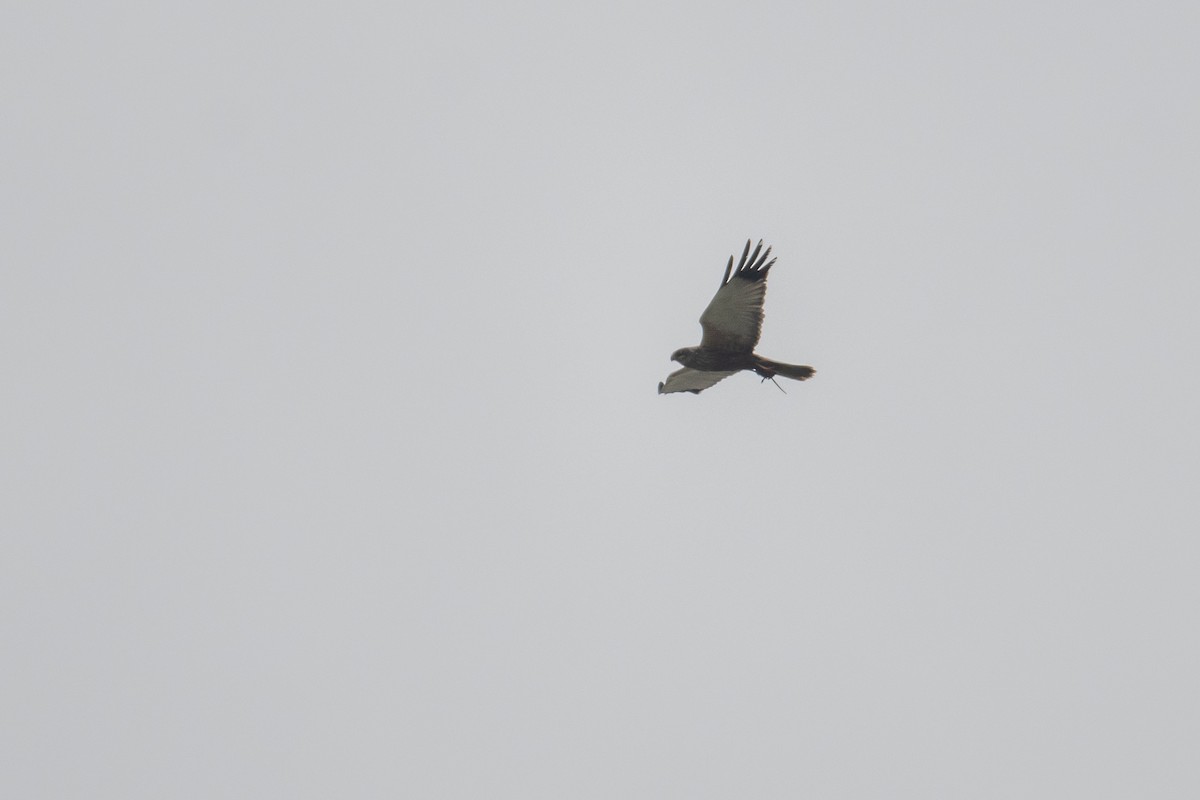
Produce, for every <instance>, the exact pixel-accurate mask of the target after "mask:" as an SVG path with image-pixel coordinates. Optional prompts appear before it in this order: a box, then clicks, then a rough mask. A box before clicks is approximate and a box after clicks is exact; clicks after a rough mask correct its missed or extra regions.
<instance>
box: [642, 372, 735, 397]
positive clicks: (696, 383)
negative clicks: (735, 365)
mask: <svg viewBox="0 0 1200 800" xmlns="http://www.w3.org/2000/svg"><path fill="white" fill-rule="evenodd" d="M735 372H737V370H736V369H735V370H730V371H729V372H708V371H706V370H698V369H692V368H691V367H684V368H683V369H677V370H675V371H674V372H672V373H671V374H670V375H668V376H667V379H666V381H664V382H663V383H660V384H659V385H658V393H659V394H670V393H671V392H691V393H692V394H700V393H701V392H702V391H704V390H705V389H707V388H708V387H710V386H712V385H713V384H714V383H716V382H717V381H720V380H724V379H725V378H728V377H729V376H730V375H732V374H733V373H735Z"/></svg>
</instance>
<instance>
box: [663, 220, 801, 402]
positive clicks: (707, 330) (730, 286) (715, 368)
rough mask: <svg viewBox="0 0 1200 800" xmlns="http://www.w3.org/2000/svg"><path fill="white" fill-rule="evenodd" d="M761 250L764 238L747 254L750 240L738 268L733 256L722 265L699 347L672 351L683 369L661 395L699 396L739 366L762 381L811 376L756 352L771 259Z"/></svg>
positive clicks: (703, 321) (670, 378)
mask: <svg viewBox="0 0 1200 800" xmlns="http://www.w3.org/2000/svg"><path fill="white" fill-rule="evenodd" d="M760 252H762V242H761V241H760V242H759V243H758V247H757V248H755V250H754V255H752V256H751V255H749V254H750V242H749V241H747V242H746V249H745V250H744V251H742V260H741V262H740V263H739V264H738V267H737V269H736V270H734V268H733V256H730V257H729V264H728V266H726V267H725V277H724V278H723V279H722V281H721V288H719V289H717V293H716V295H714V296H713V299H712V301H711V302H710V303H709V304H708V307H707V308H706V309H704V313H703V314H701V315H700V325H701V327H702V328H703V329H704V336H703V337H702V338H701V340H700V344H699V346H697V347H682V348H680V349H678V350H676V351H675V352H674V353H672V354H671V360H672V361H678V362H679V363H680V364H682V365H683V369H679V370H676V371H675V372H672V373H671V374H670V375H669V376H668V377H667V380H666V381H664V382H663V383H660V384H659V385H658V392H659V394H668V393H671V392H691V393H692V394H699V393H700V392H702V391H704V390H705V389H707V388H708V387H710V386H712V385H713V384H715V383H717V381H720V380H722V379H724V378H727V377H729V376H730V375H733V374H734V373H735V372H740V371H742V370H752V371H754V372H755V373H757V374H758V375H760V376H761V377H762V378H763V379H764V380H765V379H767V378H772V379H773V378H774V377H775V376H776V375H781V376H783V377H785V378H791V379H793V380H797V381H802V380H806V379H807V378H810V377H812V374H813V372H814V370H813V368H812V367H806V366H801V365H797V364H783V363H780V362H778V361H772V360H770V359H768V358H764V357H762V356H760V355H758V354H757V353H755V352H754V347H755V346H756V345H757V344H758V338H759V335H760V333H761V332H762V321H763V310H762V309H763V300H764V298H765V297H766V293H767V273H768V272H769V271H770V269H771V267H772V265H774V263H775V260H774V259H772V260H771V261H767V257H768V256H769V255H770V254H771V248H769V247H768V248H767V251H766V252H765V253H762V256H761V257H759V253H760Z"/></svg>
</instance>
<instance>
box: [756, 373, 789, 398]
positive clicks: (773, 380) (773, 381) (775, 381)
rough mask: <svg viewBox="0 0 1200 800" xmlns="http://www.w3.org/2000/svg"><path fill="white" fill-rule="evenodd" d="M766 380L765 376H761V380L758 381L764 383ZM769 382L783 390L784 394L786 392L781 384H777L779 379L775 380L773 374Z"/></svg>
mask: <svg viewBox="0 0 1200 800" xmlns="http://www.w3.org/2000/svg"><path fill="white" fill-rule="evenodd" d="M766 380H767V379H766V378H763V379H762V380H761V381H759V383H765V382H766ZM771 383H773V384H775V388H776V389H778V390H779V391H781V392H783V393H784V394H787V389H784V388H783V387H782V386H780V385H779V381H777V380H775V376H774V375H772V376H771Z"/></svg>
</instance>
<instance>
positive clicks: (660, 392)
mask: <svg viewBox="0 0 1200 800" xmlns="http://www.w3.org/2000/svg"><path fill="white" fill-rule="evenodd" d="M665 385H666V384H664V383H663V382H662V381H659V382H658V393H659V394H662V393H663V386H665Z"/></svg>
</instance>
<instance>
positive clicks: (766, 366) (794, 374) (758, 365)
mask: <svg viewBox="0 0 1200 800" xmlns="http://www.w3.org/2000/svg"><path fill="white" fill-rule="evenodd" d="M754 371H755V372H756V373H758V375H759V376H760V377H762V378H763V379H767V378H774V377H775V376H776V375H781V376H783V377H784V378H791V379H792V380H794V381H804V380H808V379H809V378H811V377H812V376H813V373H814V372H816V370H815V369H813V368H812V367H804V366H800V365H799V364H780V363H779V362H778V361H772V360H771V359H769V358H763V357H762V356H760V355H756V356H754Z"/></svg>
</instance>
